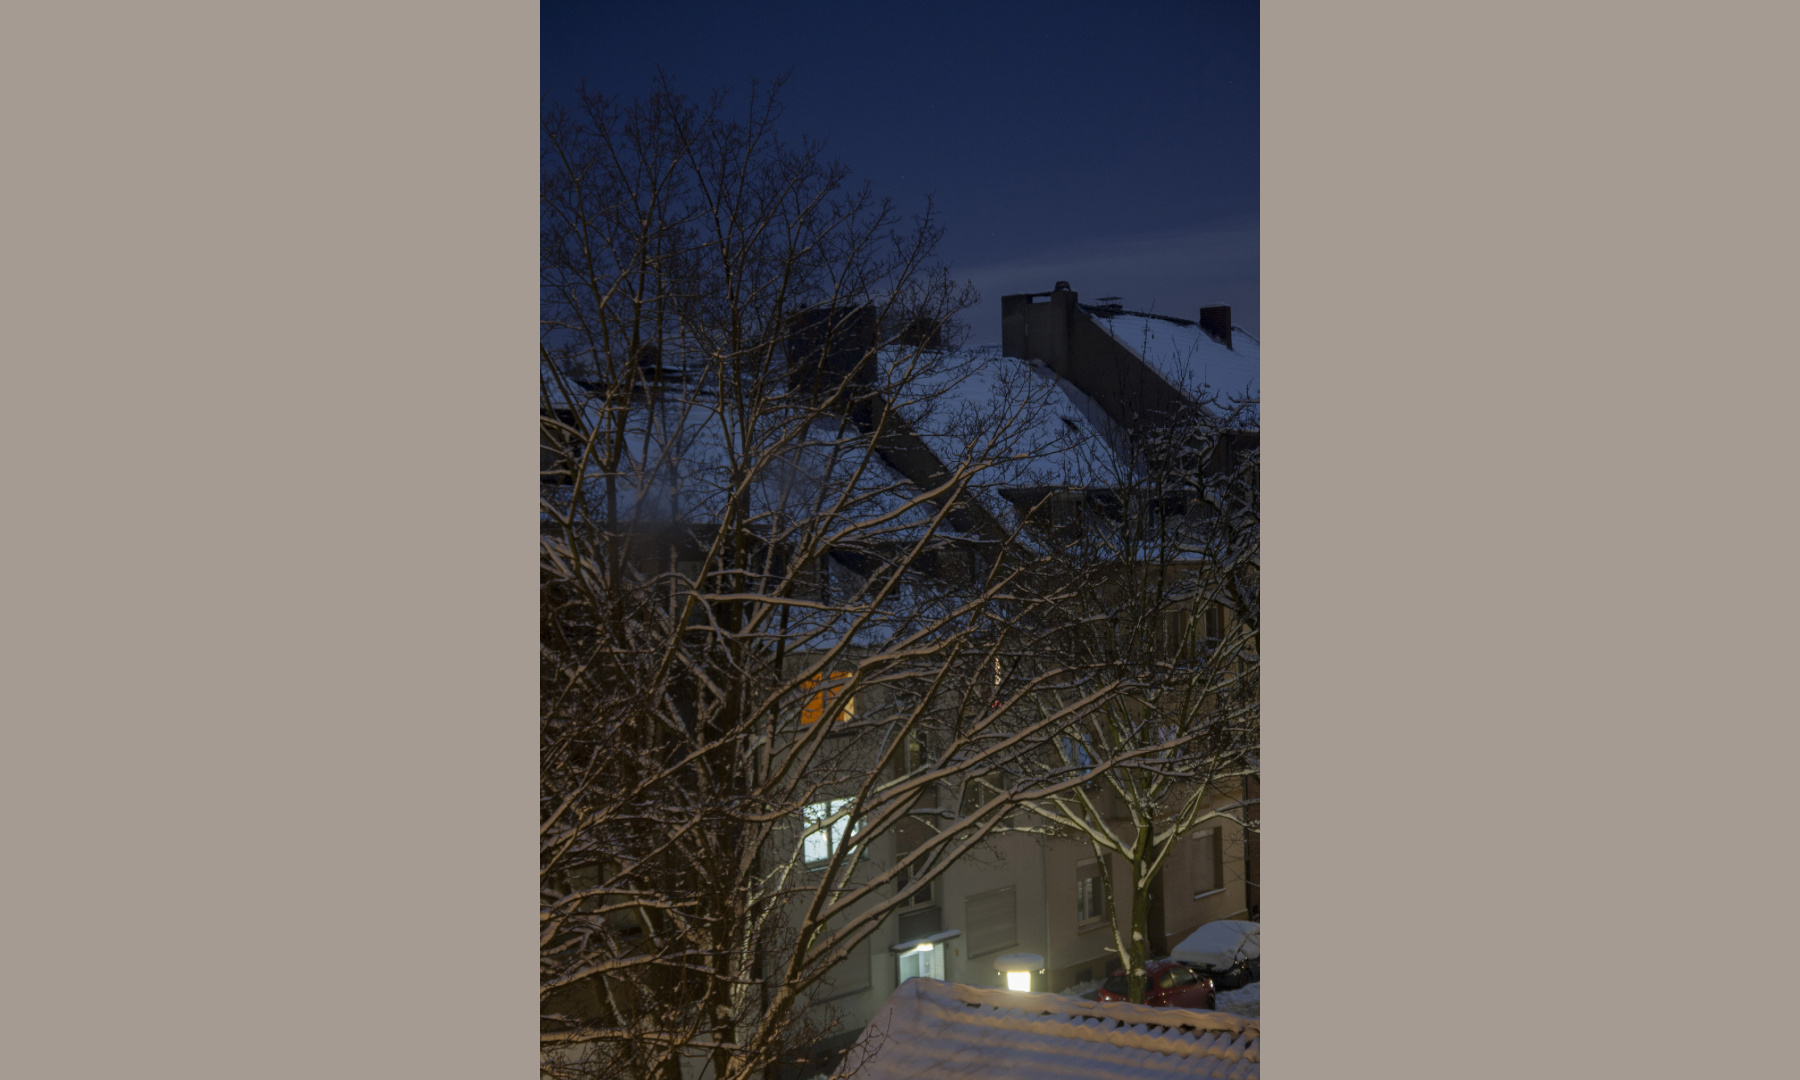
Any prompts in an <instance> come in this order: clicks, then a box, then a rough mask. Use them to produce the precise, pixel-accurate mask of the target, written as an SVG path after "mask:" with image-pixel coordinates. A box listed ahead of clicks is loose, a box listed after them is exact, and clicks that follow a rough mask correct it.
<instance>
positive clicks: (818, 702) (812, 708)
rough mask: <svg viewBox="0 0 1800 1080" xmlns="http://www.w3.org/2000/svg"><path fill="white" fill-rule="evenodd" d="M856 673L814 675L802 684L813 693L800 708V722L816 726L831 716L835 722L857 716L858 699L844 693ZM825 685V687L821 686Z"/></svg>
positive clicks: (838, 672) (804, 689) (801, 686)
mask: <svg viewBox="0 0 1800 1080" xmlns="http://www.w3.org/2000/svg"><path fill="white" fill-rule="evenodd" d="M854 674H855V672H850V671H834V672H832V673H831V674H830V675H829V676H825V675H814V676H813V677H812V678H810V679H808V680H806V681H805V682H803V683H801V684H800V689H801V690H802V691H809V692H811V693H810V695H809V696H808V697H807V699H806V704H804V705H802V706H801V707H800V722H801V723H802V724H816V723H818V722H819V721H820V720H823V719H824V718H825V717H826V715H827V714H831V717H832V719H834V720H850V719H853V718H855V716H856V698H855V697H853V696H851V695H849V694H846V693H844V686H845V684H847V683H848V682H849V681H850V678H851V676H852V675H854ZM821 684H824V685H821Z"/></svg>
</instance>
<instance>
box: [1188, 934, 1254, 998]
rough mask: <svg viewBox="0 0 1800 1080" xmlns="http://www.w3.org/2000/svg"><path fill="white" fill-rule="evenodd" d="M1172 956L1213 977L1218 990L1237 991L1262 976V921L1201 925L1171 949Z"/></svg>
mask: <svg viewBox="0 0 1800 1080" xmlns="http://www.w3.org/2000/svg"><path fill="white" fill-rule="evenodd" d="M1169 958H1170V959H1172V960H1180V961H1182V962H1183V963H1186V964H1189V965H1192V966H1193V967H1194V968H1195V969H1197V970H1199V971H1201V972H1204V973H1205V974H1206V975H1208V976H1210V977H1211V979H1212V981H1213V986H1214V988H1215V989H1218V990H1236V989H1238V988H1240V987H1243V986H1247V985H1249V984H1250V983H1253V982H1258V981H1260V980H1261V978H1262V924H1261V923H1253V922H1245V921H1244V920H1241V919H1219V920H1217V921H1215V922H1209V923H1206V924H1205V925H1203V926H1201V927H1200V929H1198V930H1196V931H1194V932H1193V933H1191V934H1189V935H1188V936H1187V938H1186V939H1185V940H1183V941H1182V943H1181V944H1179V945H1177V946H1175V947H1174V948H1173V949H1170V950H1169Z"/></svg>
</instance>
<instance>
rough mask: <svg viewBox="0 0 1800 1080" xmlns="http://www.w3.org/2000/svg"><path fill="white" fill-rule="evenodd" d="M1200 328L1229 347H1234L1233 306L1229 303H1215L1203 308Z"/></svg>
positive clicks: (1208, 335)
mask: <svg viewBox="0 0 1800 1080" xmlns="http://www.w3.org/2000/svg"><path fill="white" fill-rule="evenodd" d="M1200 329H1202V330H1204V331H1206V336H1207V337H1209V338H1212V339H1213V340H1214V341H1216V342H1218V343H1219V344H1221V345H1223V346H1225V347H1226V348H1227V349H1230V348H1232V345H1231V306H1230V305H1229V304H1214V305H1213V306H1211V307H1203V308H1201V309H1200Z"/></svg>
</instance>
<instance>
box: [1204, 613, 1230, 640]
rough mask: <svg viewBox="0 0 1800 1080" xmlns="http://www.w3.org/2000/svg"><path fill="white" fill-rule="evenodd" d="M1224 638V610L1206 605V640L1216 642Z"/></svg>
mask: <svg viewBox="0 0 1800 1080" xmlns="http://www.w3.org/2000/svg"><path fill="white" fill-rule="evenodd" d="M1224 636H1225V609H1224V608H1223V607H1221V606H1220V605H1218V604H1208V605H1206V640H1208V641H1215V642H1216V641H1218V640H1219V639H1221V638H1223V637H1224Z"/></svg>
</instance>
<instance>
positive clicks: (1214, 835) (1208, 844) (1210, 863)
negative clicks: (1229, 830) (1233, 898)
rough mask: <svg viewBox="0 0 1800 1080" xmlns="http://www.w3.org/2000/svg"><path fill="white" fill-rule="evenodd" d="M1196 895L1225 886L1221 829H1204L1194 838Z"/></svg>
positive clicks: (1215, 890)
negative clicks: (1220, 839) (1220, 845)
mask: <svg viewBox="0 0 1800 1080" xmlns="http://www.w3.org/2000/svg"><path fill="white" fill-rule="evenodd" d="M1192 858H1193V867H1194V895H1195V896H1201V895H1204V894H1206V893H1210V892H1218V891H1219V890H1220V889H1223V888H1224V887H1225V868H1224V861H1223V858H1222V857H1221V854H1220V851H1219V830H1218V829H1203V830H1201V831H1199V832H1196V833H1195V834H1194V839H1193V852H1192Z"/></svg>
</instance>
